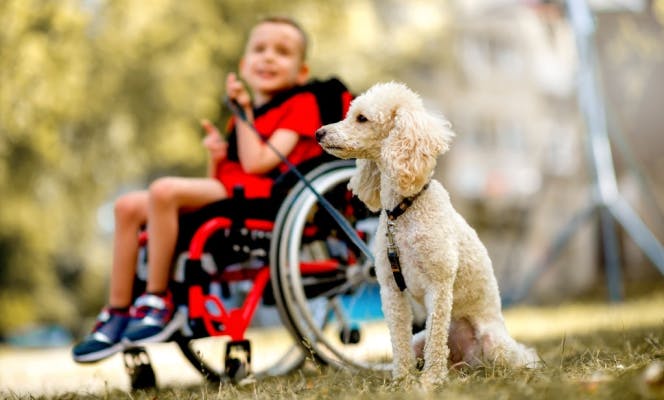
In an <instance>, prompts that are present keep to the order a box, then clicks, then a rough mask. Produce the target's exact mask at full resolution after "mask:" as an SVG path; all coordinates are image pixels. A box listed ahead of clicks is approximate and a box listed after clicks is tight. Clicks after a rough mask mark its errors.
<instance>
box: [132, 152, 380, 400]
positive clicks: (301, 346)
mask: <svg viewBox="0 0 664 400" xmlns="http://www.w3.org/2000/svg"><path fill="white" fill-rule="evenodd" d="M354 171H355V163H354V161H352V160H350V161H349V160H336V161H331V162H327V163H324V164H322V165H320V166H318V167H317V168H315V169H313V170H311V171H310V172H309V173H307V174H306V176H305V179H307V181H308V182H310V184H311V186H312V187H314V188H315V189H316V190H317V191H318V192H319V193H320V194H322V195H323V196H325V197H326V198H328V197H329V199H328V200H329V201H330V203H332V204H333V205H334V207H335V208H337V209H338V210H339V211H340V213H341V214H343V215H344V217H345V218H346V219H347V220H349V222H350V223H351V224H353V225H354V227H355V229H356V232H357V233H358V235H359V236H360V238H362V240H365V241H369V240H371V238H372V237H373V233H374V232H375V223H373V224H372V222H371V221H374V222H375V221H376V220H377V218H376V217H375V216H373V215H371V214H370V213H369V212H368V211H367V210H366V208H364V206H363V205H362V204H361V203H360V202H359V200H357V199H356V198H353V197H352V195H351V194H350V192H349V191H348V189H347V188H346V185H347V182H348V180H349V179H350V177H351V176H352V174H353V173H354ZM363 223H364V228H363V227H362V226H361V225H362V224H363ZM219 234H222V235H223V236H224V237H223V238H222V240H225V241H227V242H229V243H227V244H226V248H230V247H235V250H236V251H238V252H240V253H244V254H245V255H246V259H245V260H244V261H243V262H242V263H240V264H235V265H233V267H232V268H231V267H230V266H228V265H224V266H223V267H222V268H217V267H216V265H213V266H212V267H211V266H210V265H206V264H209V257H208V262H206V254H207V253H206V251H205V249H206V246H209V245H210V242H211V241H212V239H213V237H214V236H215V235H219ZM238 234H239V236H237V235H238ZM141 240H142V241H143V243H145V241H146V238H145V237H143V238H142V239H141ZM326 241H327V242H329V243H327V245H326V244H325V242H326ZM330 243H331V244H330ZM229 246H230V247H229ZM309 247H310V248H317V249H319V250H321V249H322V250H323V251H322V253H323V255H322V256H319V257H314V258H312V259H307V258H306V257H305V256H304V255H303V254H304V251H305V249H307V248H309ZM319 253H320V251H319ZM257 254H258V256H256V255H257ZM231 258H233V261H237V260H238V259H239V257H235V256H233V257H231ZM257 259H258V261H259V262H257V263H256V262H255V261H257ZM231 264H233V263H231ZM252 264H255V265H252ZM176 275H182V274H179V273H178V271H177V268H176ZM237 282H251V289H250V290H249V291H248V292H247V294H246V298H245V299H244V301H243V302H242V304H241V305H240V306H239V307H229V306H227V305H226V304H224V300H223V299H222V298H223V297H224V296H223V295H220V294H219V293H218V291H216V292H215V291H214V290H212V289H211V288H212V287H213V285H217V286H219V285H224V284H229V283H237ZM171 288H172V290H173V292H174V299H175V302H176V306H179V307H180V309H181V310H186V313H187V324H186V325H185V326H184V328H183V329H181V330H180V331H178V332H176V334H174V336H173V337H172V338H171V339H170V340H172V341H174V342H175V343H177V345H178V346H179V348H180V350H181V351H182V353H183V355H184V356H185V357H186V359H187V360H188V361H189V362H190V363H191V364H192V365H193V366H194V367H195V368H196V369H197V370H198V371H200V372H201V373H202V374H203V376H204V377H205V378H206V379H208V380H209V381H213V382H215V381H220V380H225V379H230V380H232V381H235V382H237V381H240V380H242V379H244V378H246V377H248V376H249V375H250V374H252V373H253V371H252V365H251V358H252V354H251V343H250V341H249V339H247V337H246V332H247V329H248V328H249V326H250V325H251V323H252V320H253V318H254V315H255V313H256V310H257V309H258V308H259V307H260V306H262V305H264V304H265V303H272V300H273V301H274V304H275V305H276V310H277V312H278V314H279V318H280V320H281V323H282V326H283V327H285V328H286V329H287V331H288V334H289V336H290V338H292V339H293V341H294V343H293V344H292V346H291V347H290V348H289V349H288V350H286V351H285V354H283V355H282V356H281V357H280V358H279V359H278V361H276V362H275V363H274V365H273V366H270V367H269V368H267V369H266V370H265V371H262V372H258V373H256V375H280V374H284V373H287V372H289V371H291V370H293V369H295V368H297V367H298V366H300V365H301V364H302V363H303V362H304V360H305V355H306V354H313V355H314V356H315V358H316V359H317V360H318V361H320V362H322V363H330V364H333V365H336V366H339V367H349V366H350V367H361V368H374V369H385V368H386V365H387V360H389V359H390V358H391V355H390V354H391V353H390V352H391V350H390V347H389V343H387V347H385V343H383V346H382V347H381V349H380V350H379V353H380V354H379V355H378V356H375V355H374V356H371V357H370V358H369V359H367V357H366V356H365V355H362V356H360V355H359V354H360V353H361V352H358V351H357V349H358V348H360V347H362V346H366V344H367V343H368V342H369V341H367V340H363V338H362V336H363V333H361V325H362V323H363V322H364V320H362V315H361V314H359V318H360V320H357V318H358V316H357V315H356V316H354V317H353V318H349V312H350V311H352V310H351V308H350V307H349V306H348V304H349V302H352V301H351V300H349V299H352V298H353V296H356V295H357V296H360V297H358V298H357V299H355V300H354V301H355V302H356V303H357V300H361V302H360V303H362V304H363V307H366V304H364V303H366V302H367V299H370V302H371V303H372V304H373V311H372V312H371V313H370V314H371V316H370V318H368V319H367V321H369V322H370V323H371V324H375V323H378V324H380V320H381V319H382V314H381V311H380V300H379V298H378V295H377V283H376V282H375V275H374V273H373V265H371V262H370V260H366V257H364V256H363V255H362V252H361V251H360V249H358V248H357V247H356V246H354V245H353V244H352V241H351V240H349V238H348V237H346V236H345V234H344V233H342V232H339V230H338V227H335V222H334V220H333V219H332V218H331V217H330V216H329V213H328V212H327V211H326V210H324V209H322V208H319V207H318V203H317V198H316V196H315V195H314V193H312V192H311V190H310V189H309V188H307V187H306V186H305V185H304V183H303V182H299V183H298V184H296V185H295V186H294V187H293V188H292V189H291V190H290V191H289V193H288V195H287V196H286V198H285V200H284V201H283V202H282V203H281V205H280V206H279V209H278V212H277V216H276V218H275V219H274V221H272V220H265V219H260V218H258V219H257V218H244V220H243V221H242V223H241V224H238V220H237V218H233V217H229V216H216V217H213V218H211V219H209V220H207V221H205V222H204V223H203V224H202V225H200V226H199V227H198V228H197V229H196V231H195V233H194V234H193V236H192V238H191V241H190V242H189V245H188V256H187V259H186V261H185V263H184V278H180V279H177V278H176V279H174V280H173V282H172V287H171ZM367 288H370V290H369V292H371V293H373V295H372V296H373V297H371V296H370V297H367V296H366V293H368V292H367ZM222 291H223V290H222ZM267 299H270V300H269V301H268V300H267ZM376 300H377V303H376ZM358 304H359V303H358ZM353 305H354V304H351V306H353ZM376 307H378V310H376ZM382 331H383V333H385V334H384V335H383V336H384V337H387V334H386V333H387V328H386V327H383V328H382ZM331 332H332V333H331ZM211 337H215V338H216V337H224V338H226V339H230V341H229V342H228V343H226V350H225V352H224V357H223V368H221V367H219V365H220V363H219V362H220V361H221V360H213V361H212V362H211V361H210V360H209V359H208V358H206V355H205V354H203V353H205V352H204V351H201V350H199V349H197V348H196V346H195V343H196V342H197V341H198V340H200V339H203V340H205V339H206V338H211ZM388 342H389V340H388ZM349 349H350V351H348V350H349ZM124 360H125V366H126V370H127V372H128V373H129V375H130V379H131V385H132V388H135V389H136V388H144V387H150V386H156V380H155V377H154V372H153V369H152V365H151V362H150V358H149V357H148V356H147V353H146V351H145V349H144V348H142V347H138V348H130V349H127V350H125V353H124Z"/></svg>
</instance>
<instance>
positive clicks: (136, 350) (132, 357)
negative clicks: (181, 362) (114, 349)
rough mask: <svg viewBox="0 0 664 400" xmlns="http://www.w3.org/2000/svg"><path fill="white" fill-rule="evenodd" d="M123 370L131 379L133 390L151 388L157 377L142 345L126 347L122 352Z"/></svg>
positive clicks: (155, 384)
mask: <svg viewBox="0 0 664 400" xmlns="http://www.w3.org/2000/svg"><path fill="white" fill-rule="evenodd" d="M123 356H124V364H125V370H126V371H127V374H129V379H130V380H131V388H132V389H133V390H141V389H153V388H156V387H157V379H156V378H155V375H154V370H153V369H152V364H151V363H150V357H149V356H148V353H147V352H146V351H145V348H143V347H133V348H129V349H126V350H125V351H124V353H123Z"/></svg>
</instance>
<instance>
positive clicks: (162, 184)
mask: <svg viewBox="0 0 664 400" xmlns="http://www.w3.org/2000/svg"><path fill="white" fill-rule="evenodd" d="M306 48H307V38H306V34H305V33H304V31H303V30H302V29H301V28H300V26H299V25H298V24H297V23H295V22H294V21H292V20H290V19H287V18H266V19H263V20H261V21H260V22H259V23H258V24H256V25H255V26H254V27H253V29H252V30H251V32H250V35H249V38H248V41H247V44H246V48H245V51H244V55H243V56H242V59H241V60H240V64H239V72H240V76H241V77H242V79H243V80H244V81H245V82H246V83H247V86H248V88H247V87H245V86H244V84H243V83H242V81H240V80H239V79H238V78H237V76H236V75H235V74H233V73H231V74H229V75H228V77H227V79H226V95H227V96H228V97H229V99H230V100H232V101H235V102H236V103H237V104H238V105H239V106H240V107H241V108H242V110H243V111H244V113H245V115H246V116H247V118H248V120H249V121H250V123H252V124H254V125H255V127H256V129H257V130H258V132H259V133H260V134H261V136H262V137H263V139H264V140H267V141H268V142H269V143H270V144H271V145H272V146H273V147H274V148H276V150H277V151H278V152H279V153H281V154H284V155H286V156H287V158H288V159H289V161H290V162H292V163H294V164H297V163H299V162H302V161H304V160H307V159H309V158H312V157H315V156H318V155H321V154H322V149H321V148H320V147H319V146H318V144H317V143H316V141H315V139H314V133H315V131H316V129H318V128H319V127H320V125H321V121H320V117H319V110H318V104H317V103H316V99H315V96H314V95H313V94H311V93H309V92H302V91H299V92H298V91H297V90H296V89H297V87H299V86H300V85H303V84H305V83H306V82H307V79H308V75H309V70H308V67H307V65H306V63H305V55H306ZM248 89H249V90H248ZM250 92H251V94H250ZM344 108H345V109H347V104H346V105H345V106H344ZM202 124H203V127H204V128H205V130H206V131H207V132H208V135H207V136H206V137H205V139H204V141H203V144H204V146H205V147H206V148H207V150H208V152H209V168H208V177H207V178H179V177H165V178H160V179H158V180H156V181H155V182H153V183H152V184H151V185H150V187H149V189H148V190H147V191H141V192H134V193H129V194H126V195H124V196H122V197H120V198H119V199H118V200H117V201H116V204H115V223H116V225H115V226H116V228H115V236H114V248H113V266H112V274H111V284H110V293H109V301H108V305H107V307H105V308H104V310H102V312H101V314H100V315H99V316H98V320H97V324H96V326H95V328H94V329H93V331H92V333H90V334H89V335H88V336H87V337H86V338H85V339H84V340H83V341H81V342H80V343H78V344H77V345H76V346H74V348H73V350H72V354H73V358H74V360H75V361H77V362H94V361H98V360H100V359H102V358H105V357H108V356H110V355H112V354H114V353H115V352H117V351H120V350H122V348H123V342H129V343H131V344H133V345H139V344H144V343H149V342H157V341H163V340H166V339H168V338H169V337H170V336H171V335H172V334H173V333H174V332H175V331H176V330H178V329H179V328H180V327H181V326H182V325H183V324H184V323H185V320H186V316H184V315H181V313H177V314H176V313H175V310H174V306H173V301H172V296H171V294H170V293H169V292H168V283H169V278H170V266H171V261H172V258H173V253H174V249H175V244H176V240H177V235H178V218H179V215H180V214H181V213H184V212H189V211H193V210H196V209H199V208H201V207H202V206H204V205H207V204H209V203H212V202H215V201H218V200H222V199H226V198H230V197H232V195H233V188H234V187H235V186H236V185H238V184H241V185H242V186H243V187H244V193H245V196H246V197H247V198H256V197H268V196H269V195H270V191H271V189H272V185H273V179H272V178H271V176H273V175H274V174H273V172H274V171H275V170H277V171H278V172H285V171H286V170H287V169H288V168H287V167H286V166H285V165H284V163H282V162H281V159H280V158H279V157H278V155H276V154H275V152H274V151H273V150H272V149H270V148H269V147H268V145H266V144H265V143H264V142H263V141H262V140H261V139H260V138H259V137H257V135H256V134H255V132H253V130H252V127H251V125H249V124H248V123H246V122H244V121H242V120H238V119H236V120H234V121H232V123H231V127H232V128H233V129H234V135H233V139H234V140H232V141H231V142H230V143H226V142H225V141H224V140H223V139H222V137H221V135H220V134H219V132H218V131H217V129H216V128H215V127H214V126H212V125H211V124H210V123H209V122H207V121H203V123H202ZM146 223H147V229H148V236H149V241H148V253H149V254H150V257H149V259H148V279H147V286H146V293H145V294H143V295H142V296H140V297H138V298H137V299H136V301H135V302H134V304H133V306H132V307H131V308H130V304H131V299H132V290H133V281H134V276H135V268H136V258H137V254H138V241H137V236H136V235H137V232H138V231H139V230H140V228H141V227H142V226H144V225H145V224H146Z"/></svg>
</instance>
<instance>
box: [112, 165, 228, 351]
mask: <svg viewBox="0 0 664 400" xmlns="http://www.w3.org/2000/svg"><path fill="white" fill-rule="evenodd" d="M149 193H150V194H149V200H148V237H149V240H148V254H149V257H148V282H147V287H146V291H147V294H146V295H144V296H141V297H139V298H138V299H137V300H136V302H135V303H134V306H135V308H136V317H137V318H136V319H134V320H132V322H131V324H130V326H129V327H128V328H127V330H126V332H125V339H127V340H128V341H130V342H133V343H135V344H140V343H147V342H153V341H163V340H166V339H167V338H168V337H169V336H170V335H172V333H173V332H174V331H175V330H176V329H177V328H178V327H179V324H180V323H181V322H182V321H172V320H171V319H172V318H173V314H174V311H175V310H174V309H173V303H172V299H171V297H170V294H169V293H168V282H169V278H170V268H171V262H172V259H173V253H174V250H175V244H176V241H177V235H178V219H179V215H180V213H181V212H184V211H193V210H196V209H198V208H201V207H203V206H205V205H207V204H209V203H212V202H214V201H217V200H222V199H224V198H227V193H226V189H225V188H224V186H223V185H222V184H221V183H220V182H219V181H218V180H216V179H209V178H179V177H167V178H161V179H158V180H157V181H155V182H154V183H153V184H152V185H151V186H150V189H149Z"/></svg>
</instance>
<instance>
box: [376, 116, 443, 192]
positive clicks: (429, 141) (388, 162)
mask: <svg viewBox="0 0 664 400" xmlns="http://www.w3.org/2000/svg"><path fill="white" fill-rule="evenodd" d="M393 118H394V121H393V122H394V124H393V128H392V131H391V132H390V134H389V136H388V137H387V139H386V143H385V145H384V146H383V148H382V154H381V159H382V162H383V163H384V164H385V172H386V173H387V174H388V176H389V178H390V180H391V181H392V182H394V184H395V187H396V189H397V191H398V192H399V194H401V195H402V196H405V197H409V196H412V195H414V194H415V193H417V192H418V191H419V190H420V189H421V188H422V186H424V185H425V184H426V183H427V182H428V181H429V179H430V177H431V174H432V173H433V169H434V168H435V166H436V159H437V158H438V156H439V155H441V154H443V153H444V152H446V151H447V150H448V149H449V143H450V141H451V139H452V138H453V137H454V133H453V132H452V130H451V129H450V123H449V122H448V121H446V120H445V119H444V118H442V117H441V116H438V115H434V114H432V113H429V112H427V111H426V110H425V109H424V108H423V107H406V106H400V107H399V108H397V109H396V110H395V112H394V115H393Z"/></svg>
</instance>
